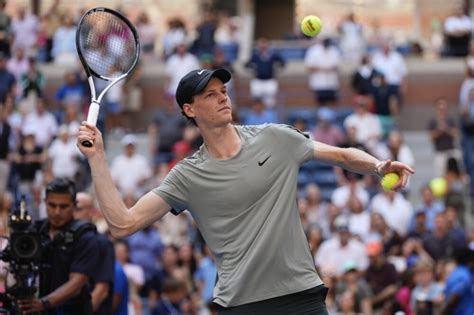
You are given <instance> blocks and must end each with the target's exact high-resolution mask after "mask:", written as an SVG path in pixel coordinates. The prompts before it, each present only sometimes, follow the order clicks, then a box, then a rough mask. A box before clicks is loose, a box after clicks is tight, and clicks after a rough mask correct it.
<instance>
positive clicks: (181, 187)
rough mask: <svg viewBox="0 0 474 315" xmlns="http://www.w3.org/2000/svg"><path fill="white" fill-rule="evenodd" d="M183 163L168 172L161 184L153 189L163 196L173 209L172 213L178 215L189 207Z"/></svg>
mask: <svg viewBox="0 0 474 315" xmlns="http://www.w3.org/2000/svg"><path fill="white" fill-rule="evenodd" d="M183 169H184V168H183V166H182V164H181V163H180V164H177V165H176V166H175V167H173V169H172V170H171V171H170V172H169V173H168V175H167V176H166V177H165V179H164V180H163V182H162V183H161V184H160V186H158V187H156V188H155V189H153V192H155V193H156V194H158V196H160V197H161V198H163V199H164V200H165V201H166V203H167V204H169V205H170V206H171V207H172V209H171V213H173V214H175V215H177V214H179V213H181V212H182V211H184V210H186V209H187V203H188V202H187V200H188V192H187V191H188V189H187V185H186V180H185V178H186V177H185V175H184V173H183Z"/></svg>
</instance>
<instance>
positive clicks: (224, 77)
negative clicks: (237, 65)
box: [193, 69, 232, 95]
mask: <svg viewBox="0 0 474 315" xmlns="http://www.w3.org/2000/svg"><path fill="white" fill-rule="evenodd" d="M214 77H215V78H218V79H219V80H221V81H222V83H227V82H229V81H230V79H231V77H232V75H231V74H230V72H229V71H227V70H226V69H217V70H214V71H211V72H209V73H207V74H206V75H205V76H204V77H203V78H202V79H201V81H199V83H198V84H197V85H196V88H195V89H194V91H193V95H196V94H199V93H201V92H202V91H203V90H204V89H205V88H206V86H207V84H208V83H209V81H211V79H212V78H214Z"/></svg>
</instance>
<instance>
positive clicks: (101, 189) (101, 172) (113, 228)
mask: <svg viewBox="0 0 474 315" xmlns="http://www.w3.org/2000/svg"><path fill="white" fill-rule="evenodd" d="M89 164H90V167H91V173H92V180H93V182H94V188H95V192H96V194H97V200H98V202H99V207H100V210H101V212H102V214H103V215H104V218H105V220H106V221H107V225H108V226H109V229H110V232H111V233H112V235H114V236H124V234H128V230H129V229H131V227H132V226H133V218H132V216H131V215H130V213H129V211H128V209H127V207H126V206H125V204H124V202H123V199H122V197H121V196H120V193H119V192H118V190H117V188H116V187H115V184H114V181H113V179H112V176H111V174H110V171H109V167H108V164H107V160H106V157H105V156H104V155H98V156H94V157H92V158H90V159H89ZM124 171H126V170H124Z"/></svg>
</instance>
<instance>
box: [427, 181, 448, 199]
mask: <svg viewBox="0 0 474 315" xmlns="http://www.w3.org/2000/svg"><path fill="white" fill-rule="evenodd" d="M430 189H431V192H432V193H433V196H435V197H436V198H441V197H444V195H446V192H447V191H448V182H447V181H446V179H445V178H444V177H436V178H433V179H432V180H431V181H430Z"/></svg>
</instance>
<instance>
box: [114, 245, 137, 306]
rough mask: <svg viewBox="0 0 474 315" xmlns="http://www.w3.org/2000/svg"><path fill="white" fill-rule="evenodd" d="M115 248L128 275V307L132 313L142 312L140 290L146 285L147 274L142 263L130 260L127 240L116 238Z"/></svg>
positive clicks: (118, 260) (116, 254)
mask: <svg viewBox="0 0 474 315" xmlns="http://www.w3.org/2000/svg"><path fill="white" fill-rule="evenodd" d="M114 248H115V257H116V259H117V260H116V261H117V262H118V263H120V265H121V266H122V269H123V271H124V272H125V275H126V276H127V282H128V286H129V300H128V303H127V304H128V308H129V309H130V310H132V312H131V314H136V315H138V314H141V312H142V302H141V300H140V296H139V295H138V292H140V291H141V289H142V288H143V286H144V285H145V274H144V272H143V268H142V267H141V266H140V265H137V264H133V263H131V262H130V259H129V255H128V253H129V247H128V244H127V242H126V241H124V240H114ZM114 286H115V285H114ZM123 299H124V298H123V297H122V299H121V300H120V303H119V304H121V303H122V301H123ZM114 300H115V301H116V300H118V297H117V298H114ZM116 303H117V302H115V304H116Z"/></svg>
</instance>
